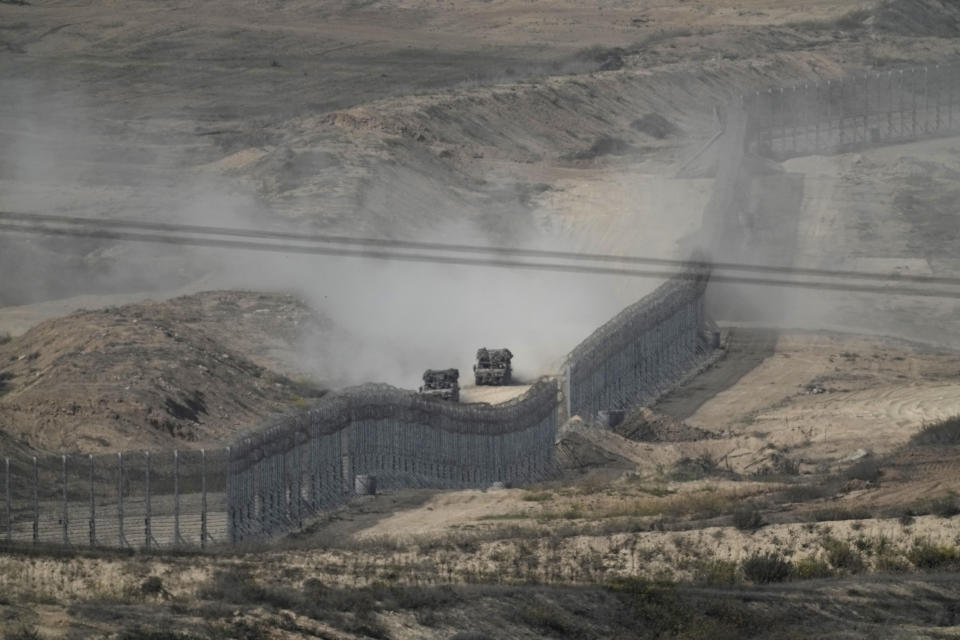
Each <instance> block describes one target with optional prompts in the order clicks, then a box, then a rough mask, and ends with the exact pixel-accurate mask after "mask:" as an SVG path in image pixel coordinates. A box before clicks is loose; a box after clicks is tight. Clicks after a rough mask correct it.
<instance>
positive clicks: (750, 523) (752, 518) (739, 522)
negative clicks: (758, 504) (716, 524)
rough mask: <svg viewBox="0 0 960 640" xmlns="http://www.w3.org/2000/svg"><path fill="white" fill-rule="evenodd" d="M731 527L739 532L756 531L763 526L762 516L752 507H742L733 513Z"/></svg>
mask: <svg viewBox="0 0 960 640" xmlns="http://www.w3.org/2000/svg"><path fill="white" fill-rule="evenodd" d="M733 526H735V527H736V528H737V529H739V530H740V531H756V530H757V529H759V528H760V527H762V526H763V514H761V513H760V511H758V510H757V509H755V508H753V507H743V508H740V509H737V510H736V511H734V512H733Z"/></svg>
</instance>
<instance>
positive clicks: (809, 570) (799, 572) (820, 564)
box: [793, 556, 833, 580]
mask: <svg viewBox="0 0 960 640" xmlns="http://www.w3.org/2000/svg"><path fill="white" fill-rule="evenodd" d="M793 572H794V574H795V575H796V576H797V577H798V578H800V579H801V580H812V579H814V578H829V577H830V576H832V575H833V569H831V568H830V565H829V564H827V563H826V562H824V561H823V560H819V559H817V558H815V557H813V556H809V557H806V558H800V559H799V560H797V561H796V562H795V563H794V565H793Z"/></svg>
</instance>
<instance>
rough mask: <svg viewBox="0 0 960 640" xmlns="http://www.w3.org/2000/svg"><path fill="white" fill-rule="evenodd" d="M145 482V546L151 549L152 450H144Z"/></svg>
mask: <svg viewBox="0 0 960 640" xmlns="http://www.w3.org/2000/svg"><path fill="white" fill-rule="evenodd" d="M143 456H144V467H143V484H144V489H143V493H144V500H145V502H144V507H143V509H144V516H143V546H144V547H146V550H147V551H150V543H151V542H152V538H153V532H152V531H151V527H150V515H151V514H150V452H149V451H144V452H143Z"/></svg>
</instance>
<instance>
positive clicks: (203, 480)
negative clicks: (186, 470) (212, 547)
mask: <svg viewBox="0 0 960 640" xmlns="http://www.w3.org/2000/svg"><path fill="white" fill-rule="evenodd" d="M200 548H201V549H206V548H207V451H206V449H200Z"/></svg>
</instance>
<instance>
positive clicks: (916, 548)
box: [907, 540, 960, 569]
mask: <svg viewBox="0 0 960 640" xmlns="http://www.w3.org/2000/svg"><path fill="white" fill-rule="evenodd" d="M907 558H908V559H909V560H910V562H912V563H913V565H914V566H915V567H917V568H918V569H957V568H960V550H958V549H957V548H956V547H953V546H949V545H938V544H934V543H932V542H930V541H929V540H918V541H916V542H915V543H914V545H913V547H912V548H911V549H910V551H908V552H907Z"/></svg>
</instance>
